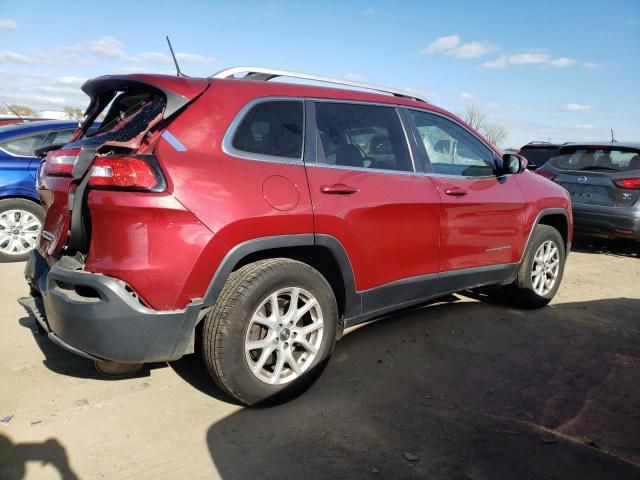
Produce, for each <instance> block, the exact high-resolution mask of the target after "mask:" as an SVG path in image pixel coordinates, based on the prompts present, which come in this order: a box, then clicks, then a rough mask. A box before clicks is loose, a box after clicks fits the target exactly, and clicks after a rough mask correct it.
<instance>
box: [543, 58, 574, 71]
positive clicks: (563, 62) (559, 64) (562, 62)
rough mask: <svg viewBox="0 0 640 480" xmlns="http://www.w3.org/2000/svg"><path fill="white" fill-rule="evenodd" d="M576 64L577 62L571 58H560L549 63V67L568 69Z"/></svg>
mask: <svg viewBox="0 0 640 480" xmlns="http://www.w3.org/2000/svg"><path fill="white" fill-rule="evenodd" d="M576 63H578V61H577V60H575V59H573V58H568V57H560V58H556V59H555V60H552V61H550V62H549V65H551V66H552V67H555V68H566V67H570V66H571V65H575V64H576Z"/></svg>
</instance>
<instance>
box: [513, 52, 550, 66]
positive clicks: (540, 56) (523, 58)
mask: <svg viewBox="0 0 640 480" xmlns="http://www.w3.org/2000/svg"><path fill="white" fill-rule="evenodd" d="M507 61H508V62H509V63H511V64H513V65H530V64H539V63H547V62H548V61H549V55H547V54H546V53H518V54H516V55H510V56H509V57H507Z"/></svg>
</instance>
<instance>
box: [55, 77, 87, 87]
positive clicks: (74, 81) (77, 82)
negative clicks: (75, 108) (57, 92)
mask: <svg viewBox="0 0 640 480" xmlns="http://www.w3.org/2000/svg"><path fill="white" fill-rule="evenodd" d="M87 80H88V79H87V78H85V77H74V76H66V77H57V78H55V82H56V83H59V84H60V85H68V86H70V87H80V86H81V85H82V84H83V83H84V82H86V81H87Z"/></svg>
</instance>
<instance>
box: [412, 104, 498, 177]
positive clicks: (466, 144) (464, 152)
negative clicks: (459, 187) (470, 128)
mask: <svg viewBox="0 0 640 480" xmlns="http://www.w3.org/2000/svg"><path fill="white" fill-rule="evenodd" d="M410 112H411V117H412V118H413V122H414V123H415V126H416V128H417V130H418V133H419V135H420V139H421V140H422V143H423V144H424V148H425V150H426V153H427V156H428V157H429V162H430V163H431V168H432V170H433V172H434V173H441V174H444V175H459V176H463V177H486V176H490V175H493V174H494V161H493V158H494V155H493V152H492V151H491V150H490V149H489V148H487V147H486V146H485V145H484V144H483V143H482V142H481V141H480V140H478V139H477V138H476V137H474V136H473V135H472V134H471V133H469V132H467V131H466V130H465V129H464V128H462V127H461V126H459V125H458V124H456V123H454V122H452V121H450V120H447V119H445V118H443V117H441V116H439V115H434V114H431V113H426V112H419V111H415V110H411V111H410Z"/></svg>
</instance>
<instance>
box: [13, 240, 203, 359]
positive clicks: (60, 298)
mask: <svg viewBox="0 0 640 480" xmlns="http://www.w3.org/2000/svg"><path fill="white" fill-rule="evenodd" d="M36 256H39V254H38V253H37V252H34V253H32V257H31V258H30V260H29V262H28V264H27V268H26V270H25V274H26V276H27V281H28V282H29V283H30V284H31V285H32V286H34V285H43V284H44V285H43V286H45V287H46V288H44V289H43V288H39V290H40V292H42V300H41V303H40V300H39V299H34V301H33V302H25V303H33V305H34V306H35V307H38V306H39V305H38V303H40V306H42V307H43V310H44V312H40V313H41V315H42V317H43V318H42V319H38V317H37V315H36V319H37V320H39V323H40V324H41V325H42V326H43V327H44V328H45V329H46V330H47V331H48V333H49V337H50V338H51V339H52V340H53V341H54V342H55V343H57V344H58V345H60V346H62V347H64V348H67V349H68V350H70V351H72V352H74V353H76V354H80V355H83V356H85V357H89V358H94V359H101V360H112V361H116V362H122V363H143V362H161V361H171V360H176V359H178V358H180V357H181V356H183V355H184V354H185V353H190V352H191V351H193V339H194V330H195V326H196V323H197V322H198V319H199V315H200V312H201V310H202V303H201V302H200V301H192V302H191V303H190V304H189V305H188V306H187V307H186V308H185V309H183V310H169V311H158V310H152V309H150V308H147V307H145V306H144V305H143V304H142V303H141V302H140V301H139V300H138V298H137V297H136V296H135V294H134V293H133V292H132V290H131V289H130V288H129V287H127V285H126V284H124V282H121V281H120V280H118V279H115V278H112V277H108V276H106V275H100V274H95V273H89V272H85V271H83V270H73V269H71V268H66V266H64V265H60V263H63V262H59V263H57V264H54V265H53V267H52V268H51V269H50V270H48V271H47V269H46V268H45V269H42V264H41V262H40V261H39V260H38V259H37V257H36ZM36 264H37V265H39V266H40V271H39V272H38V269H37V268H35V267H34V265H36ZM43 275H44V276H45V279H44V280H43V279H42V276H43ZM38 276H39V277H40V278H38ZM25 306H27V305H25ZM30 306H31V305H29V306H27V308H29V307H30Z"/></svg>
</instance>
